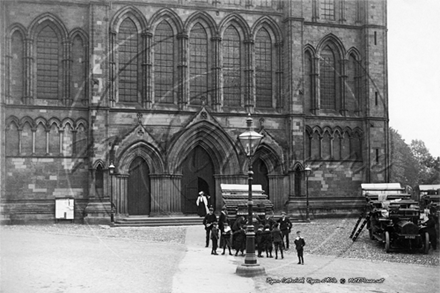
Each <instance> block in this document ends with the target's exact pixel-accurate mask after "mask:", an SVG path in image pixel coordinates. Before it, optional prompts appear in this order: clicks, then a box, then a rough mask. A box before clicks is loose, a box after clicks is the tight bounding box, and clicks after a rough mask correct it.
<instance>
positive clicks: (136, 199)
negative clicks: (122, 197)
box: [127, 157, 151, 215]
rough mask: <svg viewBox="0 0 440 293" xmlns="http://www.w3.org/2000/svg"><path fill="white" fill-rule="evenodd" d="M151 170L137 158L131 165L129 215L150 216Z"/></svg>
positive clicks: (142, 160)
mask: <svg viewBox="0 0 440 293" xmlns="http://www.w3.org/2000/svg"><path fill="white" fill-rule="evenodd" d="M149 173H150V172H149V168H148V165H147V163H146V162H145V161H144V159H142V158H140V157H137V158H136V159H134V160H133V162H132V163H131V165H130V173H129V174H130V176H129V177H128V196H127V197H128V198H127V204H128V214H129V215H149V214H150V201H151V194H150V176H149Z"/></svg>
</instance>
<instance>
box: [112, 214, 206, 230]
mask: <svg viewBox="0 0 440 293" xmlns="http://www.w3.org/2000/svg"><path fill="white" fill-rule="evenodd" d="M202 222H203V218H201V217H198V216H188V217H127V218H121V219H116V220H115V222H114V224H113V226H114V227H143V226H145V227H158V226H190V225H201V224H202Z"/></svg>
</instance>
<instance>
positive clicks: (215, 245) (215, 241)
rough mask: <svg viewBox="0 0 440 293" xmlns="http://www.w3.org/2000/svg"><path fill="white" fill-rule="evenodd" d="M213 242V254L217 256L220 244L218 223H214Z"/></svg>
mask: <svg viewBox="0 0 440 293" xmlns="http://www.w3.org/2000/svg"><path fill="white" fill-rule="evenodd" d="M211 240H212V250H211V254H214V255H217V244H218V228H217V223H216V222H214V223H213V224H212V229H211Z"/></svg>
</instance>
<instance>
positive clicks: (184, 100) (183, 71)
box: [177, 32, 188, 110]
mask: <svg viewBox="0 0 440 293" xmlns="http://www.w3.org/2000/svg"><path fill="white" fill-rule="evenodd" d="M177 40H178V43H179V50H178V51H179V60H178V65H177V71H178V89H177V95H178V106H179V110H183V109H185V108H186V106H187V104H188V34H187V32H182V33H180V34H178V35H177Z"/></svg>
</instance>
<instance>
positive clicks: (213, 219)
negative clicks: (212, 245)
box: [203, 208, 217, 247]
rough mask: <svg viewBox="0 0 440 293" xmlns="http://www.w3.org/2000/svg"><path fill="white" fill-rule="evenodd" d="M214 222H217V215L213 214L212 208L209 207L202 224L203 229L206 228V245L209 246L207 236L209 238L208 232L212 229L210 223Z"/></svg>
mask: <svg viewBox="0 0 440 293" xmlns="http://www.w3.org/2000/svg"><path fill="white" fill-rule="evenodd" d="M214 223H217V216H216V215H214V209H213V208H209V212H208V214H207V215H206V216H205V218H204V219H203V225H204V226H205V230H206V247H208V246H209V238H210V237H209V234H210V232H211V230H212V225H213V224H214Z"/></svg>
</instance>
